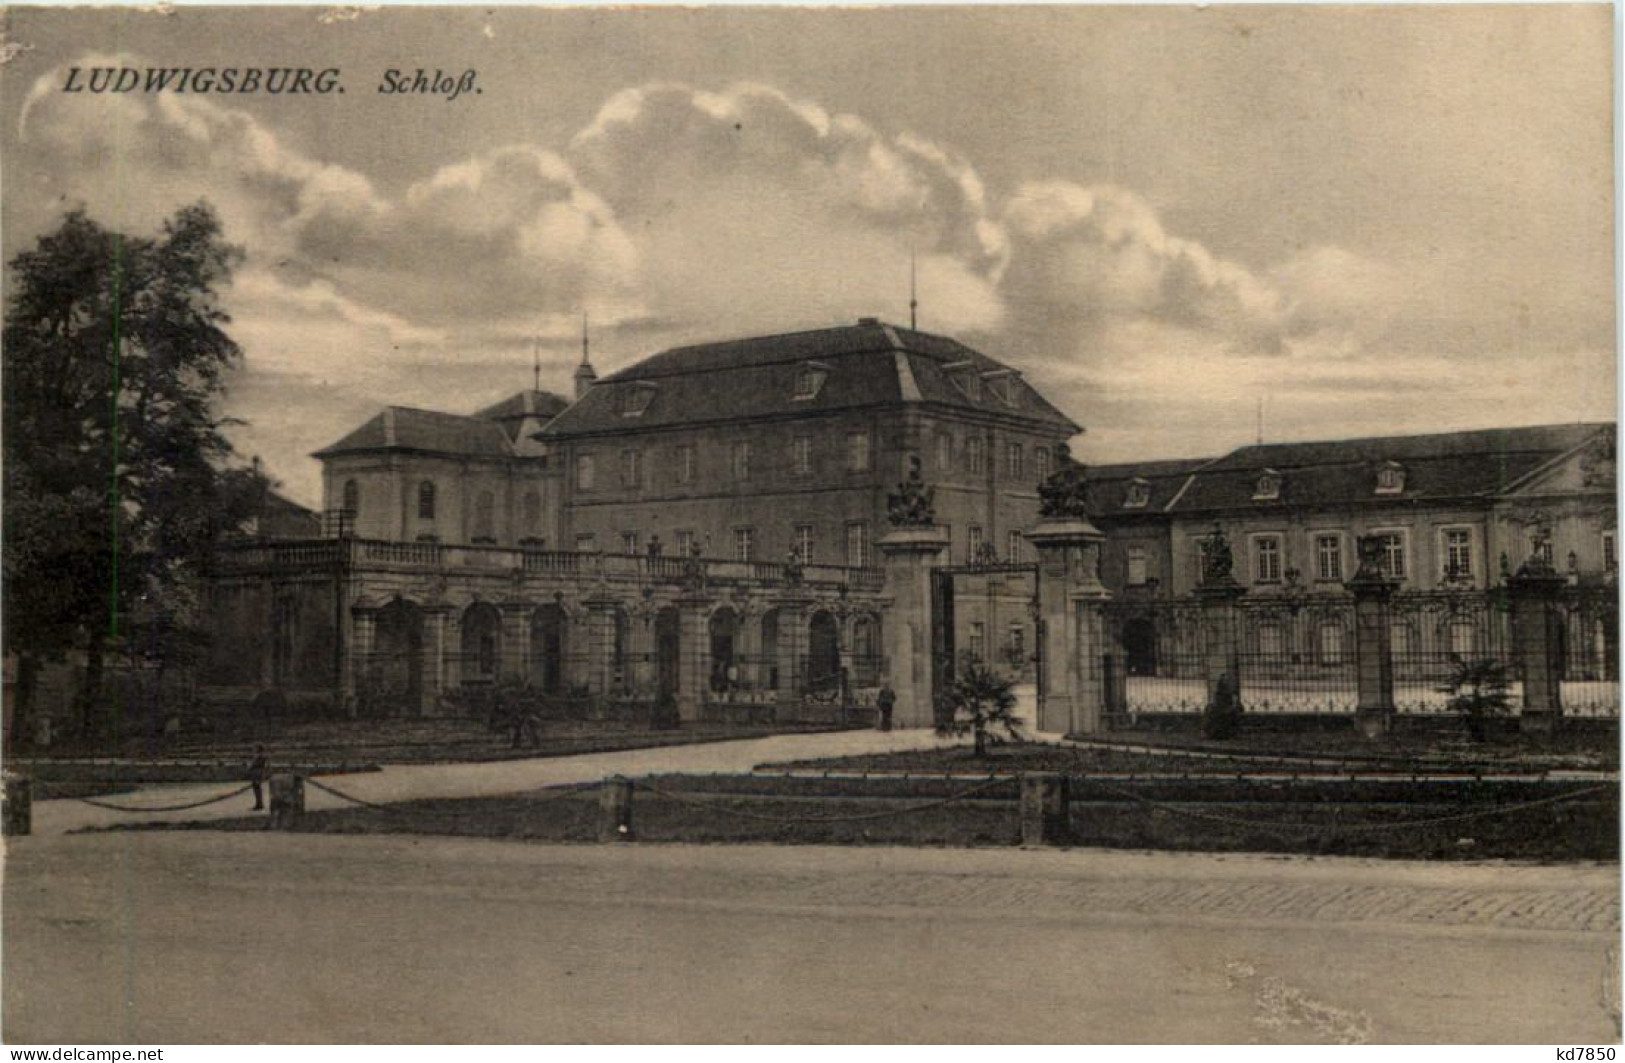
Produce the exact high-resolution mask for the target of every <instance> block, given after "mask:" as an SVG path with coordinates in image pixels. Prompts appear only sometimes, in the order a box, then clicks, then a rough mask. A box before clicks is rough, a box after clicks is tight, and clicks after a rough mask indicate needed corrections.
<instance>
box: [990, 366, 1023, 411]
mask: <svg viewBox="0 0 1625 1063" xmlns="http://www.w3.org/2000/svg"><path fill="white" fill-rule="evenodd" d="M982 377H983V379H985V380H986V381H987V387H988V390H989V391H991V392H992V393H993V394H994V395H996V396H998V398H999V401H1000V402H1002V403H1004V404H1005V405H1006V406H1015V405H1016V404H1017V403H1018V402H1019V401H1020V399H1021V387H1020V385H1019V383H1018V382H1017V381H1018V379H1019V378H1018V376H1017V374H1016V372H1015V370H1013V369H995V370H993V371H992V372H988V373H983V374H982Z"/></svg>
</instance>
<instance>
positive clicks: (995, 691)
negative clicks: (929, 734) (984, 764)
mask: <svg viewBox="0 0 1625 1063" xmlns="http://www.w3.org/2000/svg"><path fill="white" fill-rule="evenodd" d="M946 698H947V702H948V707H949V708H951V709H952V710H953V714H952V715H951V716H948V715H946V714H945V718H944V719H943V720H942V722H941V723H939V724H938V725H937V733H938V734H941V735H953V736H955V737H963V736H965V735H967V734H968V735H970V736H971V737H972V738H973V739H974V740H975V751H976V757H977V759H981V758H983V757H986V756H987V752H988V747H989V746H991V745H994V744H997V743H999V742H1003V741H1004V740H1005V739H1006V738H1009V739H1011V740H1014V741H1020V740H1021V731H1020V727H1021V719H1020V718H1019V717H1017V716H1016V714H1015V708H1016V692H1015V684H1014V683H1013V682H1012V681H1011V680H1010V678H1009V677H1008V676H1005V675H1002V674H1000V673H999V672H995V671H994V670H993V669H991V668H989V667H988V666H987V665H985V664H983V663H982V661H981V660H980V658H978V657H976V656H975V655H973V654H969V653H967V654H965V655H964V656H963V657H962V658H960V666H959V671H958V674H957V675H955V676H954V681H953V685H952V686H951V687H949V688H948V690H947V691H946ZM995 730H998V731H1002V732H1003V734H1002V735H1001V734H996V733H994V732H995Z"/></svg>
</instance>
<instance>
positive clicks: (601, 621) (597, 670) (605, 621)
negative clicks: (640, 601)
mask: <svg viewBox="0 0 1625 1063" xmlns="http://www.w3.org/2000/svg"><path fill="white" fill-rule="evenodd" d="M582 604H584V605H585V606H586V608H587V662H588V664H587V689H588V690H589V691H590V692H592V693H594V694H608V693H609V691H610V687H611V686H612V685H613V684H612V683H611V680H612V679H613V677H614V670H615V661H614V657H615V606H616V602H615V599H613V598H609V597H594V598H589V599H587V600H586V602H584V603H582Z"/></svg>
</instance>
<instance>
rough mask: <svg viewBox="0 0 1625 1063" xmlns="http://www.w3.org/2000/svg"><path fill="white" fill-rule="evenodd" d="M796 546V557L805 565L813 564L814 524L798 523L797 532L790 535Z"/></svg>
mask: <svg viewBox="0 0 1625 1063" xmlns="http://www.w3.org/2000/svg"><path fill="white" fill-rule="evenodd" d="M790 542H791V544H792V546H793V547H794V548H795V551H796V557H797V558H799V559H800V560H801V563H802V564H803V565H810V564H812V559H813V526H812V525H811V524H797V525H796V528H795V534H793V535H792V536H791V537H790Z"/></svg>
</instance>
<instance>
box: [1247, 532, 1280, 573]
mask: <svg viewBox="0 0 1625 1063" xmlns="http://www.w3.org/2000/svg"><path fill="white" fill-rule="evenodd" d="M1253 580H1254V582H1257V583H1279V582H1281V537H1280V536H1278V535H1260V536H1258V537H1256V538H1255V539H1253Z"/></svg>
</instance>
